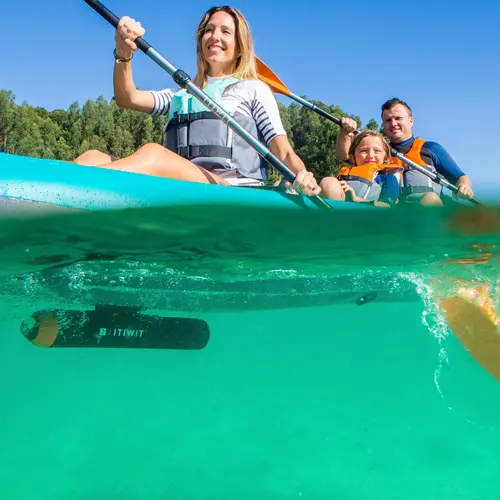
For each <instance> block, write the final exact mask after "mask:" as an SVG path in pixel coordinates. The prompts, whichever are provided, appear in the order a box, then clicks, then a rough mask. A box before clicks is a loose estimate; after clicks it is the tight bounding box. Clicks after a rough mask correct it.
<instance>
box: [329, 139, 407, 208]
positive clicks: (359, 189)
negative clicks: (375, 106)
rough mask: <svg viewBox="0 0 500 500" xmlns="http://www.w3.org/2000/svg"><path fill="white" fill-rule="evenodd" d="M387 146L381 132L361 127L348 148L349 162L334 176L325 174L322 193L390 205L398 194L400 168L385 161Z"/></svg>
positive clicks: (355, 200) (330, 197)
mask: <svg viewBox="0 0 500 500" xmlns="http://www.w3.org/2000/svg"><path fill="white" fill-rule="evenodd" d="M390 152H391V151H390V148H389V145H388V144H387V142H386V141H385V139H384V136H383V135H382V134H381V133H380V132H376V131H375V130H363V132H360V133H359V134H357V135H356V136H355V137H354V139H353V141H352V144H351V147H350V148H349V160H350V162H351V165H349V166H346V167H343V168H342V169H341V170H340V172H339V173H338V175H337V177H325V178H324V179H322V181H321V183H320V186H321V188H322V195H323V196H324V197H325V198H329V199H331V200H340V201H344V200H346V201H352V202H355V203H371V204H373V205H377V206H385V207H387V206H391V205H393V204H395V203H396V201H397V199H398V196H399V174H400V172H401V168H400V167H395V166H393V165H390V164H389V163H388V161H389V157H390Z"/></svg>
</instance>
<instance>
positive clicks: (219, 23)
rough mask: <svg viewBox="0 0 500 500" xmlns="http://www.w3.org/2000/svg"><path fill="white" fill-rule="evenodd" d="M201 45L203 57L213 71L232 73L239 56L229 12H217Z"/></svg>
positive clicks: (210, 21) (234, 28) (234, 27)
mask: <svg viewBox="0 0 500 500" xmlns="http://www.w3.org/2000/svg"><path fill="white" fill-rule="evenodd" d="M201 44H202V51H203V56H204V57H205V60H206V61H207V62H208V64H209V65H210V68H211V69H212V70H215V71H217V72H224V71H230V69H231V68H232V67H233V65H234V63H235V61H236V58H237V57H238V56H239V48H238V47H237V45H238V44H237V41H236V26H235V24H234V19H233V17H232V16H231V15H230V14H228V13H227V12H223V11H219V12H216V13H215V14H214V15H213V16H212V17H211V18H210V20H209V21H208V24H207V26H206V27H205V33H204V34H203V36H202V39H201ZM213 76H215V75H213Z"/></svg>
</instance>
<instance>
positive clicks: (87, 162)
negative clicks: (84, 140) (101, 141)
mask: <svg viewBox="0 0 500 500" xmlns="http://www.w3.org/2000/svg"><path fill="white" fill-rule="evenodd" d="M113 161H116V158H115V157H114V156H111V155H108V154H106V153H102V152H101V151H98V150H97V149H90V150H89V151H85V153H83V154H81V155H80V156H79V157H78V158H75V159H74V160H73V162H72V163H77V164H78V165H84V166H86V167H98V166H99V165H104V164H106V163H111V162H113Z"/></svg>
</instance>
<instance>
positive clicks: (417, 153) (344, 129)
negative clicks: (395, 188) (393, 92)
mask: <svg viewBox="0 0 500 500" xmlns="http://www.w3.org/2000/svg"><path fill="white" fill-rule="evenodd" d="M413 123H414V120H413V115H412V111H411V108H410V106H408V104H406V103H405V102H404V101H402V100H401V99H397V98H394V99H390V100H389V101H387V102H385V103H384V104H383V105H382V125H383V128H384V133H385V135H386V136H387V137H388V139H389V141H390V145H391V147H393V148H394V149H395V150H396V151H398V152H399V153H401V154H402V155H404V156H406V157H407V158H408V159H409V160H412V161H413V162H415V163H417V164H418V165H428V166H430V167H431V168H432V169H433V171H435V172H436V171H437V172H438V173H440V174H441V175H443V177H445V178H446V180H448V181H449V182H451V183H452V184H454V185H455V186H457V188H458V197H459V198H463V199H470V198H472V197H473V196H474V193H473V191H472V185H471V182H470V180H469V178H468V177H467V176H466V175H465V174H464V172H463V171H462V170H461V169H460V167H459V166H458V165H457V164H456V163H455V161H454V160H453V158H452V157H451V156H450V154H449V153H448V152H447V151H446V149H445V148H444V147H443V146H441V145H440V144H438V143H437V142H431V141H424V140H423V139H420V138H416V137H414V135H413V130H412V129H413ZM341 125H342V126H341V128H340V132H339V134H338V136H337V146H336V153H337V157H338V158H339V159H340V160H343V161H347V160H348V154H347V152H348V151H349V146H350V145H351V141H352V137H353V132H354V131H355V130H356V128H357V123H356V121H355V120H353V119H352V118H345V117H344V118H342V119H341ZM391 163H394V164H397V165H403V166H404V167H405V170H404V173H403V176H402V180H401V191H400V201H401V202H418V203H421V204H423V205H442V204H443V202H442V201H441V197H440V194H441V186H440V185H439V184H437V183H435V182H433V181H431V179H430V178H429V177H428V176H426V175H425V174H423V173H421V172H419V171H417V170H415V169H411V168H410V167H408V165H406V164H405V163H403V162H401V161H400V160H399V159H397V158H393V159H392V160H391ZM454 196H455V195H454ZM455 197H457V196H455Z"/></svg>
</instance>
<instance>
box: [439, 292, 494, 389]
mask: <svg viewBox="0 0 500 500" xmlns="http://www.w3.org/2000/svg"><path fill="white" fill-rule="evenodd" d="M440 306H441V309H442V310H443V312H444V313H445V316H446V320H447V322H448V326H449V327H450V330H451V331H452V332H453V333H454V334H455V336H456V337H457V338H458V340H459V341H460V343H461V344H462V345H463V346H464V347H465V349H466V350H467V351H468V352H469V353H470V355H471V356H472V357H473V358H474V359H475V360H476V361H477V362H478V363H479V364H480V365H481V366H482V367H483V368H484V369H485V370H486V371H487V372H488V373H489V374H490V375H492V376H493V377H494V378H495V379H496V380H498V381H500V328H499V326H500V325H497V324H496V323H497V320H495V318H494V317H492V315H491V314H489V311H488V310H486V309H484V308H481V307H479V306H477V305H475V304H472V303H471V302H469V301H468V300H466V299H464V298H463V297H458V296H457V297H451V298H449V299H445V300H443V301H442V302H441V304H440Z"/></svg>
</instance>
